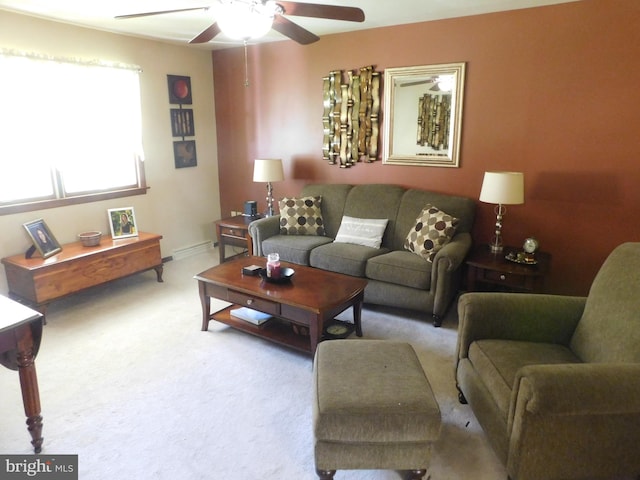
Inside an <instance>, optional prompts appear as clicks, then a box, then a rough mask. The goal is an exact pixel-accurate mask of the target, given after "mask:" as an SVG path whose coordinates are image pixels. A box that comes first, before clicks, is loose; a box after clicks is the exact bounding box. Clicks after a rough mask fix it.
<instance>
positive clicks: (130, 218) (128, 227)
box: [107, 207, 138, 240]
mask: <svg viewBox="0 0 640 480" xmlns="http://www.w3.org/2000/svg"><path fill="white" fill-rule="evenodd" d="M107 212H108V214H109V226H110V227H111V238H113V239H114V240H115V239H118V238H125V237H137V236H138V224H137V223H136V215H135V213H134V211H133V207H124V208H110V209H109V210H108V211H107Z"/></svg>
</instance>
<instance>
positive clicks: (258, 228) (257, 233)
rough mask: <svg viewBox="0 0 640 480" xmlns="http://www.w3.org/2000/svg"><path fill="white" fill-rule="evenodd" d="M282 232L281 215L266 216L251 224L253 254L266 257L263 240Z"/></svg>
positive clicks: (250, 233)
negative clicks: (263, 251)
mask: <svg viewBox="0 0 640 480" xmlns="http://www.w3.org/2000/svg"><path fill="white" fill-rule="evenodd" d="M278 233H280V215H273V216H271V217H264V218H260V219H258V220H255V221H253V222H251V223H250V224H249V235H251V238H252V240H253V255H255V256H258V257H264V254H263V253H262V242H264V241H265V240H266V239H267V238H269V237H273V236H274V235H278Z"/></svg>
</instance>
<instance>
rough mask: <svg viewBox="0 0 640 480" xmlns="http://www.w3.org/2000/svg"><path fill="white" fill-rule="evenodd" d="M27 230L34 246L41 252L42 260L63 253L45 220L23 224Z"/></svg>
mask: <svg viewBox="0 0 640 480" xmlns="http://www.w3.org/2000/svg"><path fill="white" fill-rule="evenodd" d="M23 226H24V228H25V230H26V231H27V233H28V234H29V236H30V237H31V240H32V241H33V246H34V247H35V248H36V250H38V252H40V255H42V258H47V257H50V256H52V255H55V254H56V253H58V252H60V251H62V247H61V246H60V244H59V243H58V241H57V240H56V238H55V237H54V236H53V233H51V230H49V227H48V226H47V224H46V223H44V220H43V219H41V218H39V219H38V220H33V221H31V222H27V223H24V224H23Z"/></svg>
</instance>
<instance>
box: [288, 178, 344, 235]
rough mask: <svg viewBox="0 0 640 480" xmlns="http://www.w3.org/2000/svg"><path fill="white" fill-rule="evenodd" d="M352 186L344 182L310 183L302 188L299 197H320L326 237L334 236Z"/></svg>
mask: <svg viewBox="0 0 640 480" xmlns="http://www.w3.org/2000/svg"><path fill="white" fill-rule="evenodd" d="M352 188H353V185H349V184H346V183H333V184H332V183H311V184H308V185H305V186H304V187H303V188H302V191H301V192H300V195H299V196H301V197H322V223H323V224H324V234H325V235H326V236H327V237H331V238H336V233H338V228H340V222H341V221H342V215H344V206H345V203H346V202H347V196H348V195H349V192H350V191H351V189H352Z"/></svg>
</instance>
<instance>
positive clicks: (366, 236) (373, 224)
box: [335, 215, 388, 248]
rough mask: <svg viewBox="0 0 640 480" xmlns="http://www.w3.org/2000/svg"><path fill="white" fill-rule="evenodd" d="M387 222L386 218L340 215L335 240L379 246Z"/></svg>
mask: <svg viewBox="0 0 640 480" xmlns="http://www.w3.org/2000/svg"><path fill="white" fill-rule="evenodd" d="M387 222H388V220H387V219H386V218H380V219H378V218H355V217H348V216H347V215H345V216H344V217H342V222H341V223H340V228H339V229H338V234H337V235H336V239H335V241H336V242H338V243H353V244H354V245H362V246H364V247H371V248H380V243H381V242H382V236H383V235H384V230H385V228H387Z"/></svg>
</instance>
